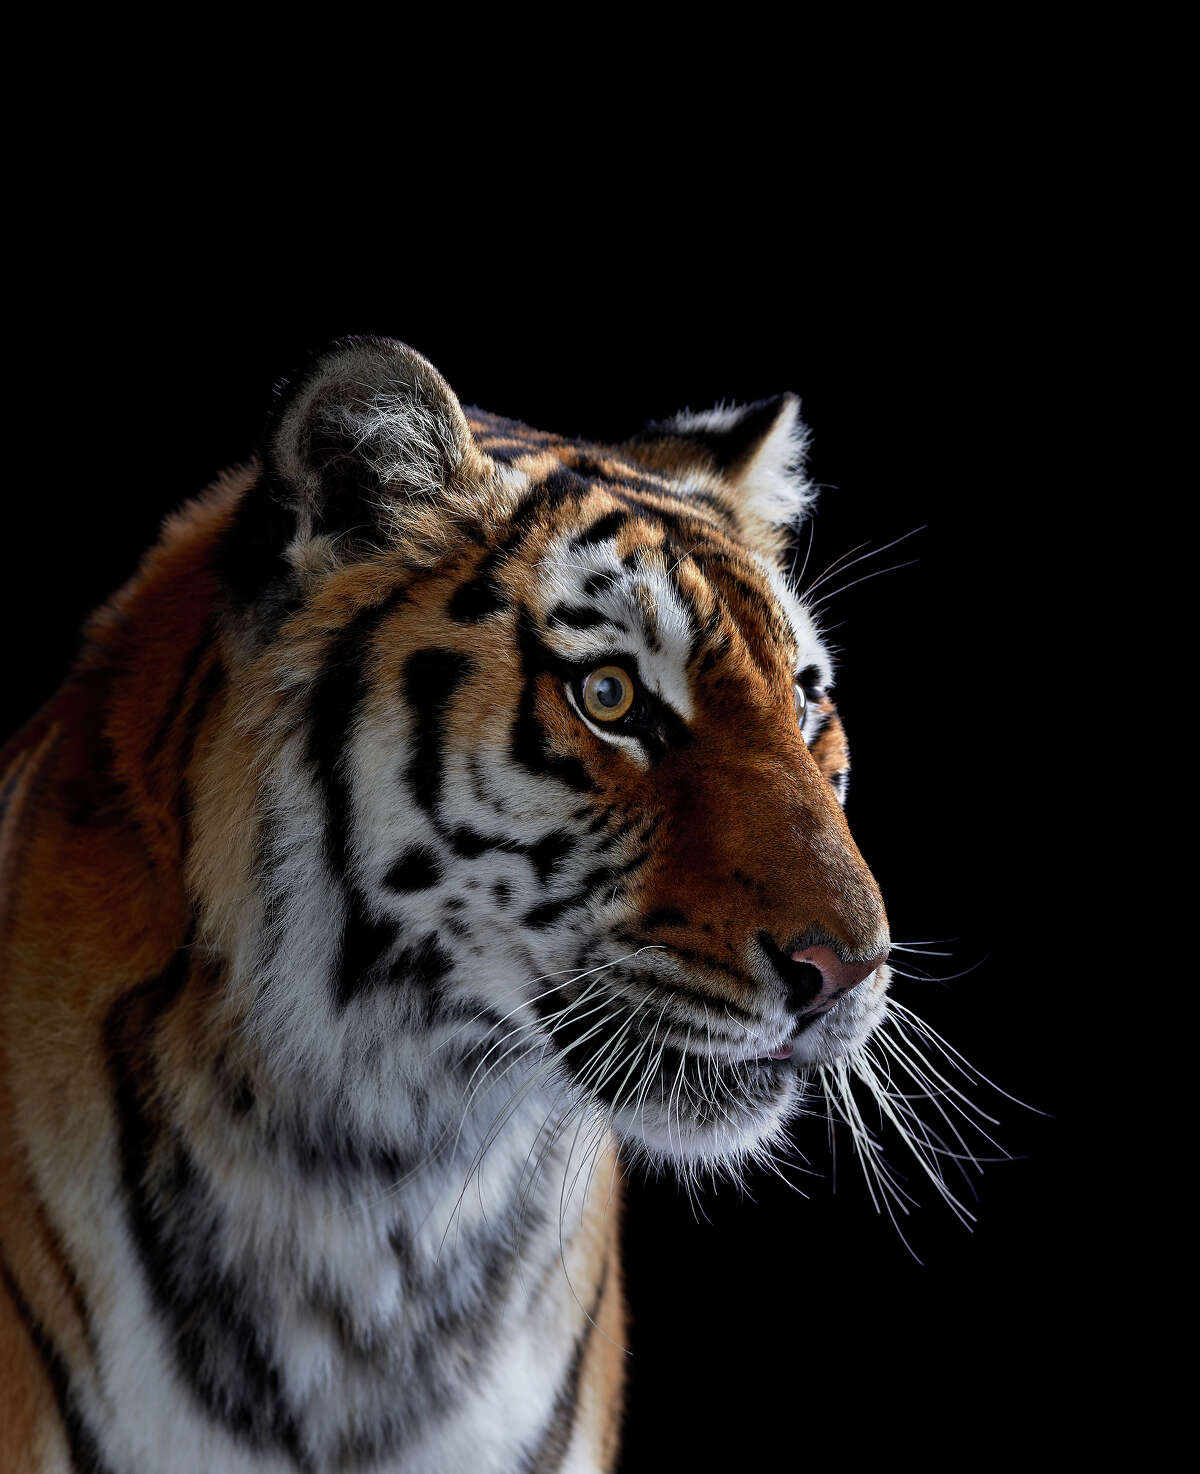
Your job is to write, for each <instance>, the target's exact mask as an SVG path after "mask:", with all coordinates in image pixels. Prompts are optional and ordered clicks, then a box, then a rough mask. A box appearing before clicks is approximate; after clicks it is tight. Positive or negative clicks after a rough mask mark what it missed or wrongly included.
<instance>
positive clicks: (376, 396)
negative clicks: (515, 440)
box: [225, 338, 484, 602]
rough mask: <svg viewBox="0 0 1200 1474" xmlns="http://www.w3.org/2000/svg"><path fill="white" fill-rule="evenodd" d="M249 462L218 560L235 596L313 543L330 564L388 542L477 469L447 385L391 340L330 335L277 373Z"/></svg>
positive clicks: (282, 569) (248, 595)
mask: <svg viewBox="0 0 1200 1474" xmlns="http://www.w3.org/2000/svg"><path fill="white" fill-rule="evenodd" d="M259 459H260V462H261V468H262V469H261V474H260V475H259V478H258V481H257V482H256V484H255V485H254V486H252V487H251V488H250V489H249V490H248V491H247V492H246V494H245V497H244V499H243V502H242V505H241V507H240V508H239V513H238V518H237V524H236V525H235V527H234V528H233V530H232V535H231V540H230V546H229V548H228V549H227V557H226V559H225V564H226V566H225V572H226V577H227V580H228V581H229V582H230V584H231V586H232V589H233V592H234V594H235V596H237V597H238V598H239V600H240V601H242V602H249V601H251V600H253V599H255V598H257V597H258V596H259V595H260V593H262V592H263V591H265V589H267V588H269V587H270V586H272V585H274V584H276V583H277V582H278V581H279V579H280V578H281V577H282V576H283V575H285V574H286V573H287V572H288V569H289V566H291V567H293V568H294V567H296V566H297V565H298V563H299V562H302V561H303V557H302V551H301V550H303V548H304V547H305V546H307V545H309V544H311V543H312V541H313V539H317V538H324V539H325V544H324V546H325V548H326V550H327V554H328V557H330V558H334V559H336V560H338V561H344V560H346V559H348V558H353V557H354V556H361V555H363V554H365V553H369V552H371V551H373V550H375V549H377V548H381V547H386V546H388V545H389V544H390V543H391V542H392V541H393V540H394V538H395V536H396V534H397V532H398V531H400V530H401V529H402V528H403V527H404V526H405V525H406V524H408V523H411V522H412V521H414V520H415V519H416V518H417V517H419V516H427V515H428V512H429V511H430V510H431V509H434V510H436V508H437V507H438V506H439V505H440V504H441V503H443V502H446V503H448V502H449V501H450V500H451V499H452V497H453V494H454V492H455V490H456V489H457V488H459V487H461V486H462V485H464V484H465V483H466V481H467V480H468V479H469V477H470V475H471V474H472V473H473V472H478V471H479V469H480V468H481V466H482V465H483V464H484V458H483V457H481V456H480V454H479V452H478V451H477V450H476V449H475V446H474V442H473V440H472V438H471V432H470V429H469V428H468V425H467V421H466V417H465V416H464V414H463V411H462V406H461V405H460V404H459V402H458V400H457V399H456V398H455V396H454V393H453V391H452V390H451V389H450V386H449V385H448V384H447V383H446V381H445V380H444V379H443V378H442V376H441V375H440V374H439V373H438V372H437V370H436V369H435V368H434V367H433V365H432V364H430V363H429V362H428V361H427V360H426V359H424V358H422V357H421V355H420V354H419V353H416V352H414V351H413V349H411V348H409V347H408V346H407V345H406V344H404V343H398V342H396V341H394V340H393V339H390V338H340V339H338V340H337V341H336V342H334V343H331V344H330V345H329V346H328V347H327V348H324V349H323V350H322V351H321V352H320V353H317V354H315V355H314V356H313V357H312V358H311V359H309V361H308V362H307V363H306V364H305V365H304V367H303V368H301V369H300V371H299V372H298V373H296V374H295V375H293V376H292V378H291V379H289V380H286V381H285V382H284V383H283V384H282V385H281V386H280V388H279V389H278V391H277V400H276V403H275V407H274V409H273V411H272V413H271V415H270V417H269V418H268V420H267V424H266V427H265V429H264V432H263V436H262V441H261V447H260V452H259ZM285 559H286V561H284V560H285Z"/></svg>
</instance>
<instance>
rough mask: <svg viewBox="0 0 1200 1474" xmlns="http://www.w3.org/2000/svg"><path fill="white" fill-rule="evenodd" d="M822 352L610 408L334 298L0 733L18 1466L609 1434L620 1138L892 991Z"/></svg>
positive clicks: (845, 1050)
mask: <svg viewBox="0 0 1200 1474" xmlns="http://www.w3.org/2000/svg"><path fill="white" fill-rule="evenodd" d="M805 448H806V432H805V430H804V428H803V426H802V425H801V423H800V420H799V416H798V402H797V401H796V400H795V398H794V397H793V396H790V395H783V396H781V397H779V398H777V399H773V400H769V401H765V402H762V403H759V404H755V405H750V406H747V407H743V408H731V407H724V408H718V409H716V410H712V411H708V412H706V413H700V414H693V413H687V412H685V413H682V414H679V415H677V416H675V417H674V418H672V419H669V420H666V421H662V422H659V423H655V424H651V425H649V426H647V427H646V428H645V429H644V430H643V431H642V432H641V433H640V434H639V435H637V436H635V437H634V438H632V439H631V440H629V441H627V442H625V443H623V444H620V445H615V446H602V445H594V444H585V443H582V442H579V441H575V440H569V439H565V438H563V437H561V436H557V435H553V434H548V433H544V432H542V431H537V430H532V429H530V428H529V427H527V426H525V425H522V424H518V423H516V422H514V421H510V420H505V419H501V418H499V417H497V416H495V415H492V414H489V413H486V412H484V411H481V410H475V409H464V408H463V407H462V406H461V405H460V404H459V402H458V401H457V399H456V398H455V397H454V395H453V393H452V392H451V390H450V388H449V387H448V386H447V385H446V383H445V382H444V381H443V379H442V378H441V377H440V376H439V374H438V373H437V372H436V371H435V370H434V369H433V368H432V367H431V365H430V364H428V363H427V362H426V361H425V360H424V359H423V358H421V357H420V356H419V355H418V354H416V353H415V352H413V351H412V350H411V349H409V348H407V347H405V346H404V345H402V344H400V343H396V342H392V341H389V340H383V339H369V338H361V339H346V340H342V341H340V342H338V343H335V344H332V345H331V346H330V347H329V348H327V349H326V350H324V351H323V352H322V353H320V354H318V355H317V356H316V357H315V358H314V359H313V360H312V361H310V363H309V364H308V365H306V366H305V368H304V369H303V370H302V371H301V372H300V373H298V374H297V375H296V376H295V377H294V378H293V379H292V380H291V381H290V382H289V383H287V384H285V385H284V386H283V387H282V388H281V390H280V392H279V394H278V397H277V400H276V402H275V404H274V406H273V407H272V408H271V409H270V412H269V415H268V417H267V420H266V425H265V429H264V432H263V435H262V440H261V443H260V446H259V450H258V454H257V456H256V457H255V459H254V460H253V461H252V462H250V463H248V464H247V465H246V466H244V467H242V468H239V469H236V470H234V471H231V472H228V473H226V474H225V475H223V476H222V477H221V478H220V479H219V480H218V481H217V482H216V483H215V485H214V486H213V487H212V488H210V490H209V491H208V492H207V493H205V494H204V495H203V496H202V497H200V498H199V499H197V500H196V501H194V502H192V503H190V504H189V505H187V506H186V507H184V509H183V510H182V511H180V512H179V513H177V514H176V515H174V516H173V517H171V518H170V519H169V520H168V522H167V523H166V524H165V526H164V529H163V533H162V536H161V538H160V540H159V542H158V543H157V544H156V545H155V546H154V547H153V548H152V549H151V550H150V551H149V552H148V553H147V555H146V557H145V559H144V561H143V563H142V565H141V567H140V569H139V571H138V572H137V574H136V575H135V577H134V578H133V579H132V580H131V581H130V582H129V584H127V585H126V586H125V588H123V589H122V590H121V591H120V592H119V593H118V594H117V595H116V596H115V597H114V598H113V599H112V601H111V602H110V603H109V604H108V605H106V606H105V607H103V608H102V609H101V610H99V611H98V612H97V613H96V614H95V615H94V616H93V618H92V620H91V621H90V623H89V625H88V627H87V629H86V632H85V638H84V643H83V648H82V651H81V654H80V656H79V658H78V660H77V662H76V664H75V666H74V667H73V669H72V671H71V672H70V674H69V675H68V677H67V679H66V681H65V683H64V685H63V686H62V687H61V689H60V690H59V692H58V693H57V695H56V696H55V697H54V698H53V699H52V700H51V701H50V702H49V703H48V704H47V706H46V707H45V708H44V709H43V710H42V711H41V712H40V713H39V714H38V715H37V716H36V717H35V718H34V719H33V720H32V721H31V722H30V724H29V725H28V726H27V727H26V728H25V729H24V731H22V732H21V733H20V734H18V736H17V737H16V738H15V739H13V741H12V742H11V743H10V744H9V745H8V747H7V748H6V749H5V750H4V753H3V759H2V764H0V816H2V824H3V828H2V830H0V864H2V866H3V872H2V880H3V891H2V892H0V898H2V899H0V961H2V972H0V1057H2V1059H3V1075H2V1077H0V1143H2V1150H0V1204H2V1207H0V1251H2V1269H3V1293H2V1294H0V1465H2V1466H3V1467H4V1468H5V1469H6V1470H8V1469H12V1470H14V1471H24V1470H38V1471H42V1470H65V1469H71V1468H77V1469H97V1470H105V1471H113V1474H117V1471H120V1474H125V1471H129V1474H134V1471H159V1470H163V1469H168V1468H169V1469H171V1470H172V1471H179V1474H192V1471H195V1474H200V1471H203V1474H214V1471H231V1474H232V1471H238V1474H267V1471H271V1474H275V1471H291V1470H300V1471H314V1474H315V1471H323V1470H327V1469H328V1470H333V1469H337V1470H357V1469H362V1470H379V1471H384V1470H405V1471H417V1474H423V1471H429V1474H447V1471H459V1470H461V1471H464V1474H465V1471H470V1474H488V1471H497V1474H499V1471H507V1470H525V1469H537V1470H551V1469H562V1470H575V1471H578V1470H606V1469H611V1468H612V1467H613V1466H614V1463H615V1460H616V1457H617V1435H618V1428H619V1424H620V1416H621V1406H622V1384H623V1376H624V1372H623V1366H624V1362H625V1352H624V1350H623V1346H624V1343H625V1330H624V1326H625V1313H624V1306H623V1297H622V1287H621V1270H620V1261H619V1253H618V1231H617V1230H618V1223H619V1211H620V1183H621V1171H622V1163H623V1162H625V1161H628V1160H630V1159H632V1158H637V1157H642V1158H645V1159H646V1160H647V1161H649V1162H651V1163H653V1164H656V1165H662V1164H664V1163H671V1164H673V1165H674V1166H675V1167H676V1168H677V1169H678V1170H679V1171H681V1172H682V1173H684V1174H688V1173H692V1172H694V1171H695V1170H696V1168H697V1167H698V1166H702V1165H709V1166H712V1167H714V1168H716V1167H719V1166H721V1165H736V1164H737V1163H739V1162H741V1161H744V1160H746V1159H748V1158H752V1157H753V1156H754V1155H755V1154H756V1153H759V1152H762V1151H766V1150H769V1149H770V1147H771V1145H772V1144H773V1143H774V1142H775V1141H776V1140H777V1138H778V1137H779V1136H780V1134H781V1132H782V1131H783V1130H784V1127H785V1125H786V1123H787V1122H788V1120H789V1119H790V1118H791V1117H792V1116H793V1115H795V1114H796V1112H797V1111H799V1110H801V1109H803V1099H804V1094H805V1090H806V1087H807V1082H808V1080H809V1079H810V1077H812V1076H813V1075H814V1073H817V1072H819V1071H821V1070H822V1069H825V1068H834V1067H837V1066H838V1064H839V1061H844V1060H845V1059H847V1058H848V1057H850V1056H851V1055H852V1054H853V1052H854V1051H855V1050H856V1049H858V1047H859V1046H860V1045H862V1043H863V1042H864V1041H865V1040H866V1039H867V1038H868V1036H869V1035H870V1034H871V1032H872V1030H873V1029H874V1028H875V1026H876V1025H877V1024H878V1022H879V1021H880V1019H881V1018H882V1017H883V1015H884V1013H885V1010H886V1007H887V1005H886V990H887V982H888V970H887V965H886V964H887V956H888V951H889V947H890V940H889V934H888V925H887V918H886V915H885V912H884V908H883V903H882V901H881V898H880V895H879V891H878V888H877V886H876V884H875V881H874V879H873V878H872V876H871V873H870V871H869V870H868V868H867V866H866V864H865V863H864V861H863V859H862V857H861V855H860V854H859V852H858V850H857V848H856V846H855V844H854V841H853V839H852V838H851V835H850V832H849V830H848V828H847V825H846V822H845V818H844V816H843V812H842V801H843V799H844V797H845V789H846V779H847V774H848V769H849V759H848V754H847V747H846V741H845V736H844V733H843V730H842V727H841V724H840V722H839V720H838V716H837V713H836V709H835V707H834V704H833V701H832V699H831V697H830V694H829V693H830V689H831V685H832V677H833V669H832V663H831V659H830V655H829V652H828V650H827V649H826V647H825V645H824V643H823V642H822V639H821V636H820V632H819V630H818V628H817V626H816V624H815V622H814V619H813V617H812V615H811V614H810V612H809V611H808V610H807V609H806V608H805V606H804V604H803V602H802V600H801V599H800V598H799V597H798V595H797V594H796V592H795V590H794V588H793V587H792V585H791V584H790V583H789V580H788V578H787V576H786V575H785V571H784V570H785V553H786V550H787V548H788V546H789V543H790V539H791V536H792V534H793V532H794V530H795V528H796V527H797V526H799V525H800V524H801V523H802V522H803V520H804V518H805V517H806V516H807V515H808V512H809V510H810V507H811V504H812V500H813V488H812V486H811V485H810V483H809V482H808V480H807V478H806V476H805V474H804V456H805Z"/></svg>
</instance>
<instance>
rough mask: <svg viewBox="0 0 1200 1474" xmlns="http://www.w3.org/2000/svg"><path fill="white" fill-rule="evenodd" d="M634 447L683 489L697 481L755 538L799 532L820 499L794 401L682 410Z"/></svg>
mask: <svg viewBox="0 0 1200 1474" xmlns="http://www.w3.org/2000/svg"><path fill="white" fill-rule="evenodd" d="M629 448H630V450H632V451H633V453H634V454H635V455H636V456H637V457H638V459H639V460H641V461H644V462H646V463H647V464H649V465H652V466H655V467H656V468H657V469H660V470H664V471H667V472H668V473H670V474H673V475H675V476H678V477H679V478H680V479H681V480H684V481H685V482H686V480H687V479H688V478H689V477H692V478H697V479H698V480H699V482H700V485H699V486H698V488H697V489H702V490H704V491H706V492H708V493H709V494H715V495H717V496H718V497H719V498H720V499H721V500H722V501H723V502H724V503H725V504H726V505H728V506H729V507H730V508H731V510H732V511H733V512H734V513H735V514H736V515H738V516H739V517H741V518H742V519H743V520H744V521H746V522H747V523H748V525H749V526H748V530H750V531H751V532H752V533H753V532H756V531H760V530H761V531H763V532H765V533H767V534H770V533H772V532H776V531H778V530H780V529H782V528H785V527H788V526H792V527H795V526H796V525H798V524H799V523H800V522H802V521H803V520H804V517H805V516H806V514H807V513H808V511H809V509H810V508H811V506H812V504H813V501H814V499H815V496H816V489H815V488H814V487H813V485H812V483H811V482H810V481H809V480H808V477H807V476H806V475H805V472H804V462H805V454H806V452H807V449H808V431H807V429H806V428H805V426H804V424H803V423H802V422H801V419H800V401H799V399H797V397H796V396H795V395H794V394H779V395H776V396H775V398H774V399H762V400H759V401H758V402H757V403H755V404H746V405H728V406H726V405H718V406H717V407H716V408H715V409H710V410H703V411H700V412H698V413H694V412H693V411H691V410H684V411H682V412H681V413H680V414H677V415H675V416H674V417H673V418H671V419H669V420H658V421H655V422H654V423H653V424H650V425H647V426H646V428H645V430H643V431H642V433H641V434H640V435H639V436H637V437H636V439H635V440H634V441H632V442H631V444H630V447H629Z"/></svg>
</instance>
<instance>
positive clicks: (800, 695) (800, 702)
mask: <svg viewBox="0 0 1200 1474" xmlns="http://www.w3.org/2000/svg"><path fill="white" fill-rule="evenodd" d="M795 692H796V720H797V721H798V722H799V723H800V725H801V726H803V725H804V718H805V717H806V716H807V715H808V697H807V696H806V695H805V694H804V687H803V686H802V685H801V684H800V682H799V681H797V682H796V685H795Z"/></svg>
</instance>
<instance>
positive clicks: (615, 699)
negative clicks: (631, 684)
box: [596, 676, 625, 706]
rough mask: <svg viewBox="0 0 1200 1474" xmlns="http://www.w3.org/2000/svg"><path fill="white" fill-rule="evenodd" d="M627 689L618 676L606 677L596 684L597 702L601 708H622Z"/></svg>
mask: <svg viewBox="0 0 1200 1474" xmlns="http://www.w3.org/2000/svg"><path fill="white" fill-rule="evenodd" d="M624 693H625V688H624V686H623V685H622V683H621V682H620V681H619V680H618V679H617V678H616V676H605V677H604V679H603V680H602V681H597V682H596V700H597V701H598V702H599V703H600V705H601V706H620V704H621V697H622V696H623V695H624Z"/></svg>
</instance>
